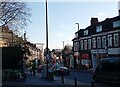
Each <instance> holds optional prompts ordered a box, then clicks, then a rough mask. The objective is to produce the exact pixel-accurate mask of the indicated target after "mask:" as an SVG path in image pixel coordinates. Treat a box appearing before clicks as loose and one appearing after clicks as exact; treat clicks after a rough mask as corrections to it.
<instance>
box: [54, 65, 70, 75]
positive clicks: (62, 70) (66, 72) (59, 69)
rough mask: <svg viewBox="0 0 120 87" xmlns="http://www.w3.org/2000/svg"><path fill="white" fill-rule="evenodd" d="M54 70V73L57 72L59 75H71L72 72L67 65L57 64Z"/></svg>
mask: <svg viewBox="0 0 120 87" xmlns="http://www.w3.org/2000/svg"><path fill="white" fill-rule="evenodd" d="M53 72H54V74H57V75H62V74H64V75H69V74H70V70H69V69H68V68H67V67H65V66H56V67H55V68H54V69H53Z"/></svg>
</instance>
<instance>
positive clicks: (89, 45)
mask: <svg viewBox="0 0 120 87" xmlns="http://www.w3.org/2000/svg"><path fill="white" fill-rule="evenodd" d="M88 49H91V39H88Z"/></svg>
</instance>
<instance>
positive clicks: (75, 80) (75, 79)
mask: <svg viewBox="0 0 120 87" xmlns="http://www.w3.org/2000/svg"><path fill="white" fill-rule="evenodd" d="M74 82H75V87H77V78H74Z"/></svg>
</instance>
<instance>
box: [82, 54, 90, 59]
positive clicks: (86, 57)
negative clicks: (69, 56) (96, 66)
mask: <svg viewBox="0 0 120 87" xmlns="http://www.w3.org/2000/svg"><path fill="white" fill-rule="evenodd" d="M81 57H82V58H85V59H88V58H89V54H87V53H86V54H81Z"/></svg>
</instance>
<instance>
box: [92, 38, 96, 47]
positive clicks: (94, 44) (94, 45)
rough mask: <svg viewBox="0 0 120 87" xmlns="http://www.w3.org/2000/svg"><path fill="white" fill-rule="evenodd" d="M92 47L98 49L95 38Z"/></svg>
mask: <svg viewBox="0 0 120 87" xmlns="http://www.w3.org/2000/svg"><path fill="white" fill-rule="evenodd" d="M92 47H93V48H96V39H95V38H92Z"/></svg>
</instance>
